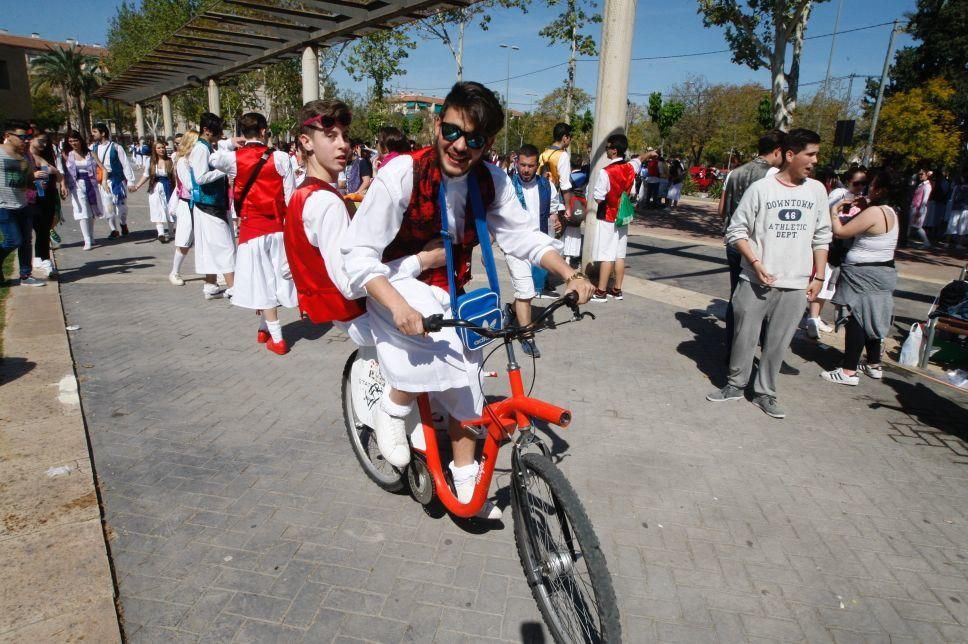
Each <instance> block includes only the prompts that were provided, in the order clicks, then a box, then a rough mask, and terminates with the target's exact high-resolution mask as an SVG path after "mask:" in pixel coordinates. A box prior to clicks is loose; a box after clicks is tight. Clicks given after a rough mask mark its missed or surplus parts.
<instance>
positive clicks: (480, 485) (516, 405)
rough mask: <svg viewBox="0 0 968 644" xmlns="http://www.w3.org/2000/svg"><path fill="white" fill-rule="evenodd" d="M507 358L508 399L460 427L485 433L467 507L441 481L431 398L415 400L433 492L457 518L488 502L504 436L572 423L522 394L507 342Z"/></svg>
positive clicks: (547, 405) (566, 415)
mask: <svg viewBox="0 0 968 644" xmlns="http://www.w3.org/2000/svg"><path fill="white" fill-rule="evenodd" d="M504 345H505V350H506V351H507V356H508V365H507V372H508V380H509V382H510V385H511V395H510V396H509V397H507V398H504V399H503V400H500V401H498V402H496V403H490V404H488V403H485V404H484V414H483V415H482V416H481V417H480V418H474V419H471V420H465V421H462V422H461V427H463V428H465V429H471V428H474V427H482V428H483V429H484V431H485V432H486V436H485V439H484V451H483V453H482V455H481V473H480V476H479V477H478V480H477V484H476V486H475V487H474V495H473V497H471V500H470V501H469V502H468V503H461V502H460V501H459V500H458V498H457V495H455V494H454V492H453V491H451V489H450V486H449V485H448V484H447V480H446V479H445V478H444V469H443V464H442V463H441V459H440V450H439V448H438V445H437V432H436V430H435V429H434V425H433V420H432V414H431V409H430V398H429V396H428V395H427V394H421V395H420V396H419V397H418V398H417V407H418V409H419V411H420V421H421V424H422V425H423V434H424V440H425V442H426V449H427V451H426V453H425V456H426V458H427V470H428V472H429V473H430V476H431V477H432V478H433V482H434V491H435V494H436V495H437V498H438V499H440V502H441V503H443V505H444V507H445V508H447V510H448V511H449V512H450V513H452V514H454V515H456V516H459V517H462V518H465V519H466V518H470V517H473V516H474V515H475V514H477V513H478V512H479V511H480V510H481V508H483V507H484V503H485V501H486V500H487V494H488V490H490V487H491V477H492V476H493V474H494V466H495V464H496V463H497V454H498V451H499V450H500V448H501V442H502V441H503V440H504V437H505V436H510V435H511V434H513V433H514V431H515V430H528V429H530V427H531V419H532V418H537V419H540V420H543V421H545V422H548V423H552V424H554V425H558V426H559V427H562V428H564V427H568V425H569V424H570V423H571V412H570V411H568V410H567V409H564V408H562V407H558V406H557V405H553V404H551V403H547V402H544V401H543V400H538V399H537V398H531V397H530V396H528V395H526V394H525V393H524V380H523V379H522V377H521V367H520V365H518V363H517V362H516V360H515V358H514V349H513V347H512V345H511V341H510V340H505V342H504Z"/></svg>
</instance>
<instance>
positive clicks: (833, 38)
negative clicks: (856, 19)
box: [817, 0, 844, 134]
mask: <svg viewBox="0 0 968 644" xmlns="http://www.w3.org/2000/svg"><path fill="white" fill-rule="evenodd" d="M843 8H844V0H840V2H839V3H838V4H837V19H836V20H834V33H833V36H831V38H830V54H829V55H828V56H827V75H826V76H824V78H823V85H821V86H820V98H821V100H820V101H819V102H818V103H817V133H818V134H819V133H820V126H821V125H822V124H823V99H825V98H827V84H828V83H829V82H830V66H831V65H832V64H833V62H834V46H835V45H836V44H837V30H838V29H840V12H841V11H842V10H843Z"/></svg>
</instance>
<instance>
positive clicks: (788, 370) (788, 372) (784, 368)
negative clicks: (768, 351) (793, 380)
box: [780, 361, 800, 376]
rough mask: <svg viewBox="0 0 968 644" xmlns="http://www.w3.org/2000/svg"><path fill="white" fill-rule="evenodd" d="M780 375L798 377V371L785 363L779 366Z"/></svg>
mask: <svg viewBox="0 0 968 644" xmlns="http://www.w3.org/2000/svg"><path fill="white" fill-rule="evenodd" d="M780 373H782V374H783V375H785V376H799V375H800V370H799V369H797V368H796V367H794V366H791V365H788V364H787V363H786V362H785V361H784V362H782V363H781V364H780Z"/></svg>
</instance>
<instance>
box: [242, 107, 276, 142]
mask: <svg viewBox="0 0 968 644" xmlns="http://www.w3.org/2000/svg"><path fill="white" fill-rule="evenodd" d="M239 129H240V130H241V131H242V136H244V137H245V138H247V139H251V138H253V137H256V136H259V135H260V134H262V130H267V129H269V122H268V121H267V120H266V117H264V116H263V115H261V114H259V113H258V112H249V113H247V114H243V115H242V116H241V117H239Z"/></svg>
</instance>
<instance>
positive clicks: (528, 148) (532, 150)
mask: <svg viewBox="0 0 968 644" xmlns="http://www.w3.org/2000/svg"><path fill="white" fill-rule="evenodd" d="M518 156H519V157H536V156H538V148H536V147H534V146H533V145H531V144H530V143H525V144H524V145H522V146H521V147H520V148H518Z"/></svg>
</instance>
